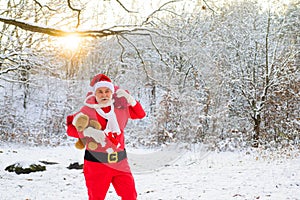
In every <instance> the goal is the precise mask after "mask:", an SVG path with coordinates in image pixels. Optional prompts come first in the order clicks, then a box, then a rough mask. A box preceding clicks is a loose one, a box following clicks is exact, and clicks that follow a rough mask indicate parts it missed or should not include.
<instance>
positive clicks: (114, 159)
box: [107, 152, 118, 163]
mask: <svg viewBox="0 0 300 200" xmlns="http://www.w3.org/2000/svg"><path fill="white" fill-rule="evenodd" d="M107 162H108V163H116V162H118V152H112V153H109V154H108V155H107Z"/></svg>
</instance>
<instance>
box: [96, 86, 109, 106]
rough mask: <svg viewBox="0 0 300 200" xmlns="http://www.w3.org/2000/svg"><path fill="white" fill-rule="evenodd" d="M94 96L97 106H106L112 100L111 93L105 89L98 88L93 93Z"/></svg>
mask: <svg viewBox="0 0 300 200" xmlns="http://www.w3.org/2000/svg"><path fill="white" fill-rule="evenodd" d="M95 96H96V100H97V102H98V103H99V104H102V105H106V104H108V103H110V101H111V99H112V91H111V90H110V89H109V88H107V87H99V88H98V89H97V90H96V92H95Z"/></svg>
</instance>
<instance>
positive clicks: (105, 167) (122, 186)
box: [67, 74, 145, 200]
mask: <svg viewBox="0 0 300 200" xmlns="http://www.w3.org/2000/svg"><path fill="white" fill-rule="evenodd" d="M99 76H100V75H99V74H98V75H96V76H95V77H94V79H93V80H92V82H91V86H93V85H95V82H96V83H97V82H101V80H102V79H103V76H104V78H105V81H107V80H109V81H110V79H107V78H108V77H106V76H105V75H102V74H101V76H100V78H99ZM96 77H98V79H99V80H96V81H95V78H96ZM101 77H102V78H101ZM93 81H94V82H93ZM113 99H114V101H115V102H114V104H112V105H111V106H107V107H103V108H98V107H97V104H98V103H97V101H96V98H95V97H94V96H93V95H91V96H89V97H88V98H87V99H86V101H85V106H84V107H83V108H82V109H81V111H80V112H82V113H84V114H87V115H88V116H89V117H90V118H91V119H94V120H97V121H98V122H99V124H100V125H101V129H102V130H104V131H105V130H106V132H105V135H106V138H105V142H104V144H99V143H96V142H95V140H93V138H86V149H85V156H84V169H83V170H84V176H85V180H86V186H87V189H88V196H89V200H104V199H105V196H106V193H107V191H108V189H109V186H110V184H111V183H112V185H113V186H114V188H115V190H116V193H117V194H118V195H119V196H120V197H121V198H122V200H136V198H137V193H136V189H135V183H134V179H133V176H132V173H131V170H130V167H129V164H128V161H127V155H126V151H125V139H124V129H125V127H126V124H127V122H128V119H142V118H143V117H145V112H144V110H143V108H142V106H141V104H140V103H139V102H138V101H136V103H135V105H129V104H128V103H127V102H126V101H124V97H123V98H117V97H116V96H114V98H113ZM94 105H95V106H94ZM99 109H101V110H99ZM77 114H78V113H76V114H73V115H69V116H68V117H67V134H68V135H69V136H71V137H75V138H83V137H85V136H84V134H83V132H78V131H77V130H76V128H75V126H74V125H73V123H72V122H73V120H74V117H76V115H77ZM112 121H115V122H112ZM108 127H109V129H108Z"/></svg>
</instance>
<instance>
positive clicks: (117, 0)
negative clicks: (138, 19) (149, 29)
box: [116, 0, 137, 13]
mask: <svg viewBox="0 0 300 200" xmlns="http://www.w3.org/2000/svg"><path fill="white" fill-rule="evenodd" d="M116 2H118V4H120V6H121V7H122V8H123V9H124V10H126V12H129V13H137V12H136V11H130V10H128V9H127V8H126V7H125V6H124V5H123V4H122V3H121V2H120V1H119V0H116Z"/></svg>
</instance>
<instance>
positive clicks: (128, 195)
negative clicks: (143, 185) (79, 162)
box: [83, 159, 137, 200]
mask: <svg viewBox="0 0 300 200" xmlns="http://www.w3.org/2000/svg"><path fill="white" fill-rule="evenodd" d="M83 171H84V177H85V181H86V186H87V189H88V195H89V200H104V199H105V196H106V193H107V191H108V189H109V186H110V183H112V185H113V187H114V188H115V190H116V193H117V194H118V195H119V196H120V197H121V198H122V200H136V198H137V193H136V189H135V183H134V179H133V176H132V174H131V171H130V168H129V165H128V162H127V159H125V160H122V161H121V162H119V163H113V164H105V163H98V162H92V161H88V160H84V168H83Z"/></svg>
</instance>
